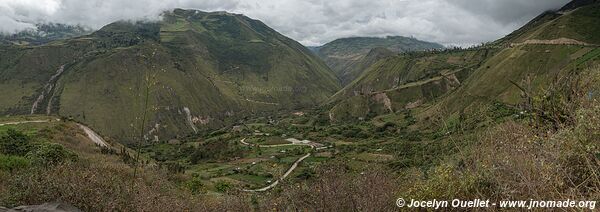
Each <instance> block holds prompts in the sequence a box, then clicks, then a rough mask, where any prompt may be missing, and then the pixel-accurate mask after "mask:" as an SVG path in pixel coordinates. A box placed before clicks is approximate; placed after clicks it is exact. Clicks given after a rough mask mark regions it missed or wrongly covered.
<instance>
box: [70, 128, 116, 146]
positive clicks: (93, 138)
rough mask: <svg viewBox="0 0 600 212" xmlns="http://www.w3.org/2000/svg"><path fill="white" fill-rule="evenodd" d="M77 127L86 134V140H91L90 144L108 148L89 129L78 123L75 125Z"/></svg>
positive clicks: (104, 142)
mask: <svg viewBox="0 0 600 212" xmlns="http://www.w3.org/2000/svg"><path fill="white" fill-rule="evenodd" d="M77 126H79V128H81V129H82V130H83V131H84V132H85V134H87V136H88V138H89V139H90V140H92V142H94V143H96V144H97V145H99V146H101V147H106V148H108V147H110V145H109V144H108V143H107V142H106V141H105V140H104V139H103V138H102V137H101V136H100V135H98V133H96V132H94V131H93V130H92V129H90V128H89V127H87V126H84V125H82V124H79V123H77Z"/></svg>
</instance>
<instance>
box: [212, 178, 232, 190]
mask: <svg viewBox="0 0 600 212" xmlns="http://www.w3.org/2000/svg"><path fill="white" fill-rule="evenodd" d="M231 188H232V185H231V184H229V183H228V182H225V181H219V182H217V183H216V184H215V189H216V190H217V191H218V192H222V193H225V192H227V191H229V189H231Z"/></svg>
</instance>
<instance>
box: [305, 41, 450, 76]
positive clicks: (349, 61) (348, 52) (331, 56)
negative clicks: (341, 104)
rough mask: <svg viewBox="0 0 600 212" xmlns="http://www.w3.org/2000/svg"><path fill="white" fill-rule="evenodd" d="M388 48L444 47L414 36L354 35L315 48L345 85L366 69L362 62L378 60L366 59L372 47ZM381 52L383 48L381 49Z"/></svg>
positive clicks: (392, 50) (391, 49)
mask: <svg viewBox="0 0 600 212" xmlns="http://www.w3.org/2000/svg"><path fill="white" fill-rule="evenodd" d="M375 48H386V49H388V50H390V51H391V52H395V53H402V52H409V51H422V50H430V49H443V48H444V46H442V45H440V44H436V43H430V42H425V41H420V40H417V39H414V38H407V37H401V36H390V37H386V38H372V37H353V38H343V39H338V40H335V41H332V42H330V43H327V44H325V45H323V46H321V47H318V48H313V51H317V52H318V55H319V56H320V57H321V58H322V59H323V60H324V61H325V62H326V63H327V65H329V67H331V69H332V70H333V71H334V72H335V73H336V75H337V77H338V78H339V79H340V82H341V83H342V84H343V85H346V84H348V83H350V82H352V81H353V80H354V79H356V78H357V77H358V76H360V74H361V73H362V71H364V69H357V66H361V64H368V65H371V64H373V63H374V62H376V61H373V60H370V59H366V60H365V57H367V56H368V55H369V52H371V50H372V49H375ZM379 52H381V50H379Z"/></svg>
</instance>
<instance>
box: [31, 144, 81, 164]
mask: <svg viewBox="0 0 600 212" xmlns="http://www.w3.org/2000/svg"><path fill="white" fill-rule="evenodd" d="M26 157H27V158H28V159H29V160H31V162H32V163H33V164H35V165H58V164H62V163H64V162H69V161H70V162H73V161H76V160H77V155H76V154H75V153H73V152H71V151H69V150H67V149H65V148H64V147H63V146H61V145H59V144H54V143H40V144H37V145H36V146H35V148H34V149H33V150H32V151H31V152H29V153H27V156H26Z"/></svg>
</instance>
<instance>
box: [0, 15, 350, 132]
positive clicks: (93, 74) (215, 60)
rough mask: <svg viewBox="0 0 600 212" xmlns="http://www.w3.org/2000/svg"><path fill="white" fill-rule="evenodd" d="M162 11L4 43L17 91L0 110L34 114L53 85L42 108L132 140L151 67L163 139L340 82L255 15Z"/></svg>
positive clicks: (153, 113)
mask: <svg viewBox="0 0 600 212" xmlns="http://www.w3.org/2000/svg"><path fill="white" fill-rule="evenodd" d="M164 17H165V19H164V21H162V22H160V23H142V22H140V23H130V22H116V23H112V24H109V25H107V26H105V27H103V28H102V29H100V30H98V31H96V32H94V33H92V34H90V35H87V36H83V37H77V38H72V39H66V40H61V41H56V42H53V43H50V44H46V45H41V46H35V47H30V46H26V47H21V46H7V47H2V51H0V58H1V59H0V80H1V81H2V83H0V85H1V86H0V87H2V89H3V90H11V92H8V93H6V92H5V93H3V94H0V114H3V115H15V114H29V113H30V111H31V109H32V106H33V104H34V102H35V101H36V100H37V99H38V97H39V96H40V94H42V92H46V93H47V94H46V95H45V96H44V98H42V99H40V100H41V101H39V102H38V105H39V106H38V108H37V109H35V111H34V113H36V114H37V113H40V114H46V113H48V112H50V114H60V116H63V117H69V118H72V119H74V120H76V121H79V122H82V123H85V124H87V125H89V126H90V127H92V128H94V129H97V131H98V132H99V133H100V134H102V135H106V136H110V137H114V138H116V139H118V140H121V141H123V142H124V143H131V142H132V141H131V136H130V132H131V124H132V121H133V120H135V116H136V114H140V111H142V110H143V108H142V107H141V106H140V105H139V103H136V104H132V102H137V101H136V99H138V98H139V95H138V94H140V93H143V92H142V91H143V90H144V86H143V84H144V83H142V79H141V77H140V76H146V75H148V74H149V73H153V74H155V75H156V76H155V77H156V82H157V83H156V85H153V90H152V92H151V93H150V96H149V105H150V106H152V107H151V110H150V111H149V112H148V118H149V119H148V122H147V125H146V126H145V127H146V131H150V129H151V128H153V127H155V126H156V125H159V127H158V128H159V129H156V130H155V132H157V133H156V136H158V137H159V138H160V139H165V140H168V139H170V138H176V137H179V138H182V137H186V136H189V135H192V134H195V133H196V131H200V132H198V133H202V132H206V131H211V130H214V129H218V128H221V127H224V126H227V125H229V124H232V123H233V122H234V121H235V120H236V119H238V118H242V117H244V116H248V115H253V114H262V113H266V112H271V111H277V110H289V109H291V108H299V107H312V106H316V105H317V104H319V103H320V102H323V101H325V100H326V99H327V98H328V97H329V96H331V95H332V94H333V93H334V92H335V91H337V90H339V88H340V87H339V84H338V83H337V81H336V79H335V76H334V75H333V73H331V70H330V69H329V68H328V67H327V66H326V65H325V64H324V63H323V62H321V61H320V60H319V59H318V58H317V57H316V56H314V55H313V54H312V53H311V52H309V50H307V49H306V48H305V47H303V46H302V45H300V44H299V43H297V42H295V41H293V40H291V39H289V38H287V37H285V36H283V35H281V34H279V33H277V32H275V31H274V30H273V29H270V28H269V27H267V26H266V25H264V24H263V23H261V22H259V21H257V20H252V19H250V18H247V17H244V16H242V15H233V14H226V13H217V12H215V13H204V12H199V11H195V10H175V11H173V12H170V13H167V14H165V15H164ZM259 40H260V41H262V42H256V41H259ZM39 58H43V59H39ZM32 61H36V62H32ZM63 65H64V72H62V73H61V74H59V75H57V76H56V78H54V81H53V80H51V79H53V78H52V77H53V75H55V74H57V73H58V70H60V67H61V66H63ZM308 82H310V83H308ZM48 83H49V84H50V85H51V86H48V87H46V84H48ZM44 87H46V88H48V90H46V91H44ZM186 110H188V111H189V116H188V114H187V112H185V111H186ZM192 125H194V126H193V127H192ZM136 127H137V126H136ZM194 128H197V129H198V130H195V129H194ZM153 136H154V135H153Z"/></svg>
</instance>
